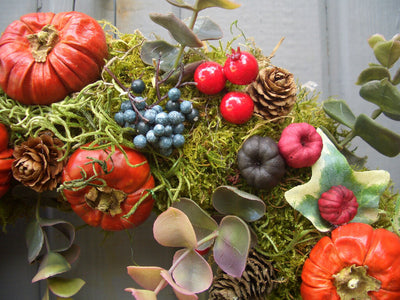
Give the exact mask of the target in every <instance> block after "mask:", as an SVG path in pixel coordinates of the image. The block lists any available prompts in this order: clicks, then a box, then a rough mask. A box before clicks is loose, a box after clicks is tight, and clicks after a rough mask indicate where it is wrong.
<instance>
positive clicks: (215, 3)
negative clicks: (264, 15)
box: [196, 0, 240, 11]
mask: <svg viewBox="0 0 400 300" xmlns="http://www.w3.org/2000/svg"><path fill="white" fill-rule="evenodd" d="M209 7H219V8H224V9H235V8H238V7H240V4H238V3H235V2H232V1H229V0H198V1H197V6H196V10H197V11H200V10H203V9H206V8H209Z"/></svg>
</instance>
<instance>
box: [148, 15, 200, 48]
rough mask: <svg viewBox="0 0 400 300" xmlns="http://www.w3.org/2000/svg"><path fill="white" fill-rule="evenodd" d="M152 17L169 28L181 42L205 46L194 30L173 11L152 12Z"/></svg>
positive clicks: (187, 44) (182, 43) (188, 44)
mask: <svg viewBox="0 0 400 300" xmlns="http://www.w3.org/2000/svg"><path fill="white" fill-rule="evenodd" d="M150 19H151V20H152V21H153V22H155V23H157V24H158V25H161V26H162V27H164V28H165V29H167V30H168V31H169V32H170V33H171V35H172V37H173V38H174V39H175V40H176V41H177V42H178V43H179V44H181V45H183V46H188V47H192V48H196V47H197V48H198V47H202V46H203V43H202V42H201V41H200V39H199V38H198V37H197V36H196V34H194V32H193V31H192V30H191V29H190V28H189V27H188V26H187V25H186V24H185V23H184V22H183V21H182V20H180V19H178V18H177V17H176V16H175V15H174V14H173V13H168V14H160V13H152V14H150Z"/></svg>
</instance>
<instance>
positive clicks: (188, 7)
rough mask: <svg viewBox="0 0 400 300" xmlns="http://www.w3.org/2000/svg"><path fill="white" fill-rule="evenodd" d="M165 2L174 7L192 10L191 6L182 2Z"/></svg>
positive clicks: (175, 0) (177, 0) (179, 0)
mask: <svg viewBox="0 0 400 300" xmlns="http://www.w3.org/2000/svg"><path fill="white" fill-rule="evenodd" d="M167 2H168V3H169V4H171V5H173V6H176V7H180V8H186V9H190V10H194V8H193V6H191V5H190V4H188V3H186V2H185V1H183V0H167Z"/></svg>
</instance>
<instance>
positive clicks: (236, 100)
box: [219, 92, 254, 124]
mask: <svg viewBox="0 0 400 300" xmlns="http://www.w3.org/2000/svg"><path fill="white" fill-rule="evenodd" d="M219 108H220V111H221V115H222V117H223V118H224V119H225V120H226V121H228V122H230V123H233V124H244V123H246V122H247V121H248V120H250V119H251V117H252V115H253V111H254V102H253V99H251V97H250V96H249V95H248V94H246V93H244V92H229V93H227V94H226V95H225V96H224V97H223V98H222V100H221V103H220V106H219Z"/></svg>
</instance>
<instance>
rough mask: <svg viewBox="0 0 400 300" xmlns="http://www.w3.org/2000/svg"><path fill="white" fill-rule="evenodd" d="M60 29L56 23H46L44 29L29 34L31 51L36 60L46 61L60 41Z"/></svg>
mask: <svg viewBox="0 0 400 300" xmlns="http://www.w3.org/2000/svg"><path fill="white" fill-rule="evenodd" d="M58 37H59V34H58V31H57V29H56V28H55V27H54V25H50V24H48V25H45V26H43V28H42V30H41V31H39V32H37V33H33V34H30V35H28V36H27V39H28V40H29V43H30V47H31V53H32V56H33V58H34V59H35V61H36V62H45V61H46V59H47V55H48V54H49V52H50V51H51V49H53V48H54V46H55V45H56V44H57V42H58Z"/></svg>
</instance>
